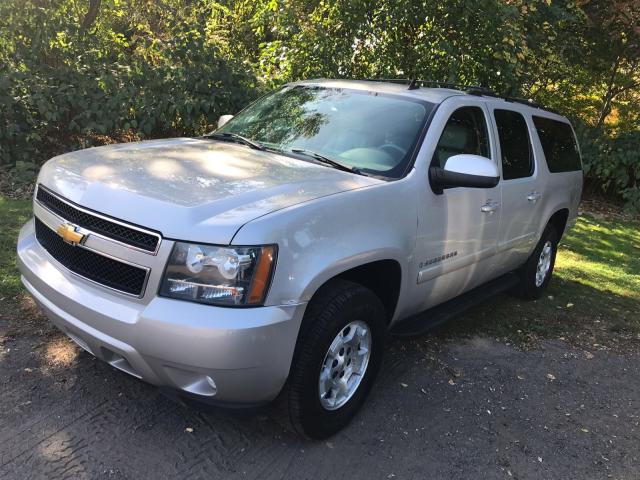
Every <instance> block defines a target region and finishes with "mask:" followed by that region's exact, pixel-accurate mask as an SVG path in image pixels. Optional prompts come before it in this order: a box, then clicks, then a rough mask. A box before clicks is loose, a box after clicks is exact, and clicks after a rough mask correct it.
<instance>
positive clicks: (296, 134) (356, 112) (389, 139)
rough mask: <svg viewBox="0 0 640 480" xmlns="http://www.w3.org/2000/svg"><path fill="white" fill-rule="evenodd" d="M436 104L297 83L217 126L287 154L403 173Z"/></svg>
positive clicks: (392, 174) (384, 172)
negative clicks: (304, 152)
mask: <svg viewBox="0 0 640 480" xmlns="http://www.w3.org/2000/svg"><path fill="white" fill-rule="evenodd" d="M432 108H433V104H431V103H427V102H423V101H421V100H414V99H411V98H407V97H403V96H399V95H392V94H384V93H377V92H369V91H360V90H350V89H346V88H322V87H316V86H306V85H296V86H287V87H284V88H282V89H280V90H278V91H276V92H274V93H271V94H269V95H267V96H265V97H262V98H261V99H259V100H257V101H256V102H255V103H253V104H252V105H250V106H249V107H247V108H246V109H245V110H243V111H242V112H240V113H239V114H238V115H236V116H235V117H233V118H232V119H231V120H230V121H229V122H228V123H227V124H225V125H224V126H223V127H222V128H220V129H219V130H218V131H219V132H229V133H237V134H239V135H242V136H244V137H247V138H249V139H251V140H253V141H255V142H258V143H260V144H262V145H263V146H265V147H268V148H270V149H272V150H277V151H280V152H282V153H284V154H292V149H303V150H308V151H311V152H315V153H318V154H320V155H323V156H325V157H328V158H330V159H334V160H336V161H339V162H340V163H343V164H347V165H350V166H353V167H357V168H359V169H361V170H364V171H365V172H366V171H370V172H372V173H375V174H380V175H385V176H389V177H399V176H402V174H403V173H404V171H405V169H406V166H407V164H408V163H409V161H410V159H411V156H412V153H413V150H414V147H415V145H416V143H417V141H418V137H419V136H420V132H421V131H422V127H423V126H424V124H425V122H426V119H427V116H428V114H429V112H430V111H431V109H432ZM302 159H304V157H303V158H302Z"/></svg>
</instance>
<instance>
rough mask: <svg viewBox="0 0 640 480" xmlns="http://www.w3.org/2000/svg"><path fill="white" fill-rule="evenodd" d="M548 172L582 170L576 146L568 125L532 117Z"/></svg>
mask: <svg viewBox="0 0 640 480" xmlns="http://www.w3.org/2000/svg"><path fill="white" fill-rule="evenodd" d="M533 123H534V125H535V126H536V130H537V131H538V137H540V143H541V144H542V150H543V151H544V156H545V158H546V160H547V166H548V167H549V171H550V172H553V173H558V172H572V171H575V170H582V165H581V164H580V153H579V152H578V144H577V142H576V139H575V137H574V135H573V131H572V130H571V126H569V124H568V123H564V122H558V121H557V120H551V119H550V118H544V117H533Z"/></svg>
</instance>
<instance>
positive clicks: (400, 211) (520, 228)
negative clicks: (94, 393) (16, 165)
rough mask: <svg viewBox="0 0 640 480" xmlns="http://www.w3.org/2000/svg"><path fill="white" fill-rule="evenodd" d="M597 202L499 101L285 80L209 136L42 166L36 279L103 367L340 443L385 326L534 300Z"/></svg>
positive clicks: (372, 370)
mask: <svg viewBox="0 0 640 480" xmlns="http://www.w3.org/2000/svg"><path fill="white" fill-rule="evenodd" d="M581 189H582V171H581V161H580V155H579V151H578V146H577V143H576V140H575V136H574V132H573V130H572V128H571V125H570V124H569V122H568V120H567V119H566V118H564V117H562V116H560V115H558V114H556V113H553V112H551V111H549V110H546V109H544V108H542V107H540V106H537V105H533V104H527V102H522V101H520V100H518V99H509V98H498V97H496V96H495V95H493V94H491V92H489V91H486V90H483V89H478V88H476V89H467V90H464V89H462V90H456V89H450V88H425V87H424V85H421V84H420V82H411V84H410V85H406V84H400V83H392V82H376V81H342V80H313V81H305V82H299V83H291V84H288V85H286V86H284V87H282V88H281V89H279V90H277V91H275V92H273V93H270V94H268V95H266V96H264V97H262V98H260V99H259V100H257V101H256V102H255V103H253V104H251V105H250V106H248V107H247V108H246V109H245V110H243V111H242V112H240V113H239V114H238V115H236V116H235V117H233V118H230V116H224V117H221V119H220V122H219V126H218V129H217V130H215V131H214V132H213V133H211V134H209V135H206V136H204V137H200V138H179V139H171V140H154V141H146V142H138V143H130V144H126V145H111V146H105V147H99V148H91V149H88V150H83V151H78V152H73V153H68V154H65V155H61V156H59V157H55V158H53V159H51V160H49V161H48V162H47V163H46V164H45V165H44V166H43V167H42V170H41V171H40V174H39V177H38V184H37V190H36V193H35V197H34V202H33V209H34V218H33V219H32V220H30V221H29V222H27V224H26V225H25V226H24V227H23V229H22V231H21V233H20V238H19V242H18V263H19V268H20V270H21V273H22V281H23V283H24V285H25V287H26V288H27V290H28V291H29V292H30V293H31V295H33V297H34V298H35V300H36V301H37V303H38V304H39V305H40V306H41V307H42V309H43V310H44V312H45V313H46V314H47V316H48V317H49V318H50V319H51V321H52V322H53V323H54V324H55V325H56V326H57V327H58V328H60V330H62V331H63V332H64V333H66V334H67V335H68V336H69V337H71V338H72V339H73V340H74V341H75V342H76V343H77V344H78V345H80V346H81V347H82V348H83V349H85V350H87V351H88V352H90V353H91V354H93V355H95V356H96V357H99V358H101V359H103V360H104V361H106V362H108V363H110V364H111V365H113V366H114V367H116V368H119V369H120V370H123V371H125V372H127V373H128V374H130V375H133V376H135V377H137V378H140V379H143V380H145V381H147V382H150V383H152V384H154V385H157V386H160V387H162V388H163V390H165V391H167V392H173V393H174V394H176V395H178V396H179V397H180V398H183V399H187V400H192V399H195V400H198V401H206V402H208V403H213V404H217V405H222V406H225V405H226V406H231V407H246V406H255V405H259V404H263V403H268V402H270V401H272V400H274V399H276V397H280V398H281V399H282V401H283V402H284V405H286V406H287V408H288V413H289V416H290V419H291V421H292V423H293V425H294V427H295V428H296V429H297V430H298V431H299V432H301V433H303V434H305V435H307V436H310V437H314V438H323V437H327V436H329V435H331V434H332V433H334V432H336V431H337V430H339V429H340V428H342V427H343V426H344V425H345V424H346V423H347V422H348V421H349V420H350V419H351V418H352V417H353V416H354V414H355V413H356V411H357V410H358V408H359V407H360V406H361V405H362V403H363V402H364V400H365V397H366V396H367V393H368V392H369V390H370V389H371V386H372V383H373V381H374V378H375V376H376V374H377V372H378V370H379V368H380V363H381V360H382V355H383V350H384V343H385V338H386V336H387V334H388V333H389V332H391V333H396V334H405V335H413V334H420V333H422V332H424V331H425V330H426V329H427V328H429V327H431V326H433V325H434V324H435V323H438V322H441V321H443V320H444V319H446V318H448V317H450V316H451V315H452V314H455V313H457V312H459V311H460V310H461V309H462V308H464V307H466V306H468V305H470V304H473V303H476V302H477V301H478V300H480V299H483V298H485V297H486V296H487V295H489V294H494V293H496V292H498V291H502V290H505V289H509V290H510V291H512V292H514V293H516V294H517V295H520V296H521V297H524V298H529V299H533V298H537V297H539V296H540V295H541V294H542V292H543V291H544V289H545V288H546V286H547V284H548V283H549V280H550V278H551V273H552V271H553V265H554V260H555V256H556V250H557V246H558V241H559V239H560V237H561V236H562V234H563V233H564V232H565V231H566V230H567V229H568V228H569V227H570V226H571V225H572V224H573V223H574V222H575V219H576V215H577V206H578V202H579V199H580V194H581Z"/></svg>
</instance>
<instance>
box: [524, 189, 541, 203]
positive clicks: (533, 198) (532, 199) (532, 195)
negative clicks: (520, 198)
mask: <svg viewBox="0 0 640 480" xmlns="http://www.w3.org/2000/svg"><path fill="white" fill-rule="evenodd" d="M541 196H542V194H541V193H538V192H536V191H533V192H531V193H530V194H529V195H527V200H529V201H530V202H533V203H536V202H537V201H538V200H539V199H540V197H541Z"/></svg>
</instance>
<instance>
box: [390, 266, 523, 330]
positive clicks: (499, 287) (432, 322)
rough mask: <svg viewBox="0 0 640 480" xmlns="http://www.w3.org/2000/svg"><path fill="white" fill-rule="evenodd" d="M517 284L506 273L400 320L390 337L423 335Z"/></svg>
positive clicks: (516, 280) (516, 278) (515, 277)
mask: <svg viewBox="0 0 640 480" xmlns="http://www.w3.org/2000/svg"><path fill="white" fill-rule="evenodd" d="M517 283H518V276H517V275H516V274H515V273H507V274H506V275H503V276H501V277H498V278H496V279H494V280H491V281H490V282H487V283H485V284H483V285H480V286H479V287H476V288H474V289H473V290H469V291H468V292H466V293H463V294H462V295H459V296H457V297H455V298H452V299H451V300H448V301H446V302H444V303H441V304H440V305H437V306H435V307H433V308H430V309H428V310H425V311H424V312H421V313H418V314H416V315H414V316H412V317H409V318H407V319H405V320H401V321H399V322H398V323H396V324H395V325H394V326H393V327H392V328H391V331H390V333H391V335H394V336H397V337H416V336H420V335H423V334H425V333H427V332H429V331H431V330H433V329H435V328H436V327H438V326H440V325H442V324H443V323H445V322H447V321H448V320H450V319H452V318H454V317H456V316H458V315H460V314H461V313H464V312H465V311H466V310H468V309H469V308H471V307H475V306H476V305H479V304H481V303H483V302H485V301H486V300H488V299H489V298H491V297H493V296H495V295H497V294H499V293H502V292H504V291H506V290H509V289H510V288H512V287H514V286H515V285H516V284H517Z"/></svg>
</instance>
